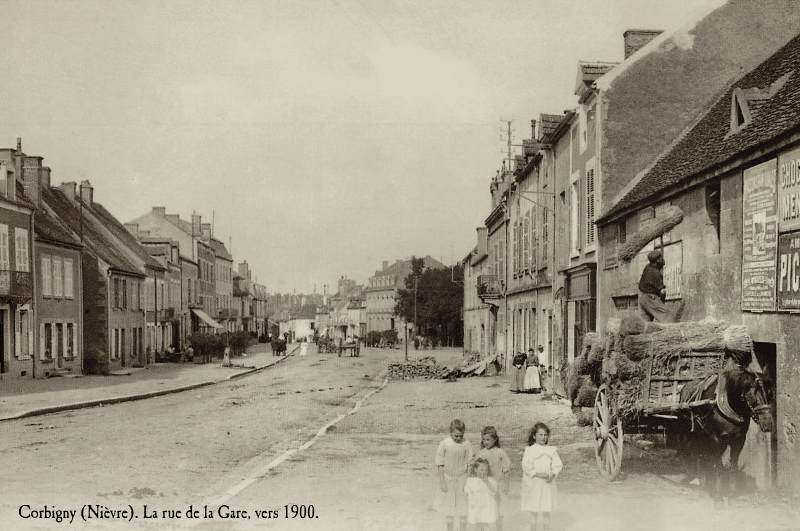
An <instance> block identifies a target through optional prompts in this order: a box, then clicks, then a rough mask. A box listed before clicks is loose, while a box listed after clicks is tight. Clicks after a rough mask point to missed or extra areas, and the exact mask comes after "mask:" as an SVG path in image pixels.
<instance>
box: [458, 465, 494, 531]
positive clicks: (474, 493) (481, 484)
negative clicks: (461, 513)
mask: <svg viewBox="0 0 800 531" xmlns="http://www.w3.org/2000/svg"><path fill="white" fill-rule="evenodd" d="M489 467H490V465H489V461H487V460H486V459H484V458H482V457H479V458H478V459H476V460H475V463H474V464H473V465H472V470H473V473H472V474H471V475H470V477H469V478H467V481H466V482H465V483H464V493H465V494H466V495H467V523H468V524H469V529H470V530H477V529H478V526H481V527H482V528H484V529H488V530H489V531H495V530H496V529H497V518H498V514H497V513H498V511H497V493H498V490H499V487H498V484H497V481H496V480H495V479H494V478H493V477H491V476H490V475H489Z"/></svg>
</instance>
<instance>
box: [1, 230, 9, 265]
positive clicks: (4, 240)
mask: <svg viewBox="0 0 800 531" xmlns="http://www.w3.org/2000/svg"><path fill="white" fill-rule="evenodd" d="M9 269H11V264H10V262H9V260H8V225H3V224H2V223H0V271H8V270H9Z"/></svg>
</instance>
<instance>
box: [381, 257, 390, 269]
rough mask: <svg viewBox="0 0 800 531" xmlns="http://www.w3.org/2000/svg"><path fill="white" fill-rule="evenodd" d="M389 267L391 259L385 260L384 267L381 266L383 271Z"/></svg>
mask: <svg viewBox="0 0 800 531" xmlns="http://www.w3.org/2000/svg"><path fill="white" fill-rule="evenodd" d="M387 267H389V261H388V260H384V261H383V267H381V271H386V268H387Z"/></svg>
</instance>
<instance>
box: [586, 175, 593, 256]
mask: <svg viewBox="0 0 800 531" xmlns="http://www.w3.org/2000/svg"><path fill="white" fill-rule="evenodd" d="M592 245H594V168H590V169H589V170H587V171H586V246H587V247H588V246H592Z"/></svg>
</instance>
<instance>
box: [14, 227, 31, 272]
mask: <svg viewBox="0 0 800 531" xmlns="http://www.w3.org/2000/svg"><path fill="white" fill-rule="evenodd" d="M14 254H15V258H16V262H17V271H26V272H27V271H30V270H31V267H30V262H29V260H30V255H29V254H28V229H21V228H19V227H16V228H15V229H14Z"/></svg>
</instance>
